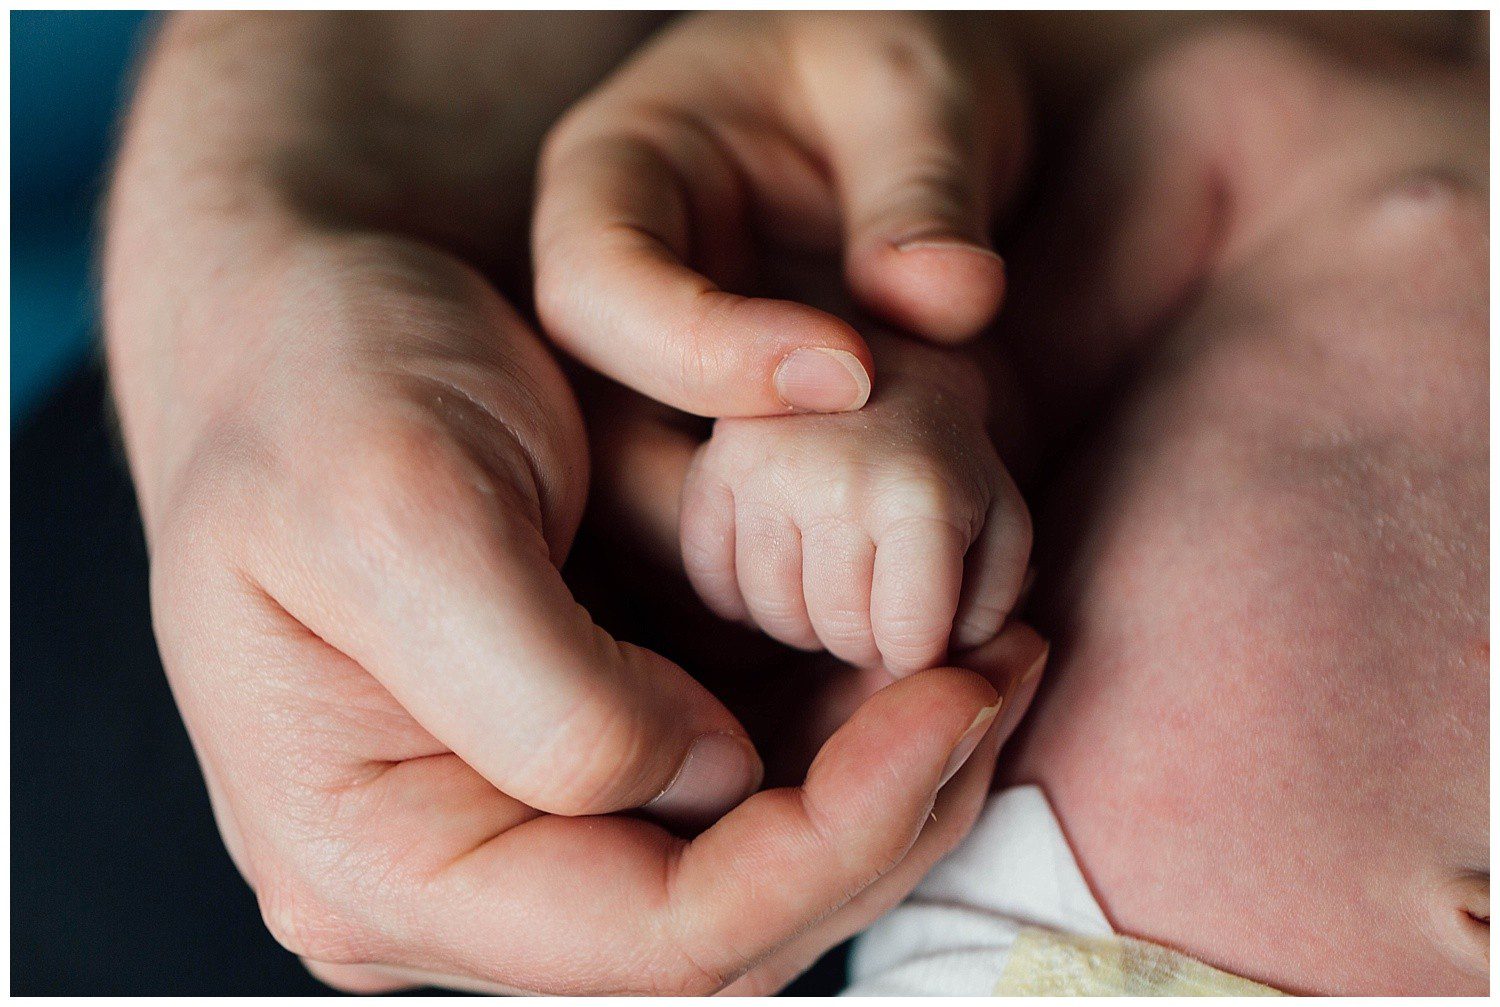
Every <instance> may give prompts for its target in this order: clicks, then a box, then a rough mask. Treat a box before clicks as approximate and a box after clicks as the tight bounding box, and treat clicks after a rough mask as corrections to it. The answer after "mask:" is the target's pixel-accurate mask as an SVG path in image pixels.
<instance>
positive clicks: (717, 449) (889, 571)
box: [681, 335, 1031, 675]
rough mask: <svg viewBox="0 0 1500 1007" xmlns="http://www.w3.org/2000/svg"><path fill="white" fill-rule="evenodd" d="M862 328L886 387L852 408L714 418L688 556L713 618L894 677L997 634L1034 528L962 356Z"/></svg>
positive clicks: (694, 477) (692, 500) (685, 545)
mask: <svg viewBox="0 0 1500 1007" xmlns="http://www.w3.org/2000/svg"><path fill="white" fill-rule="evenodd" d="M869 341H870V344H871V349H872V352H873V353H874V354H875V357H876V367H877V372H878V374H879V376H880V385H879V388H878V391H877V392H876V393H875V395H874V396H873V397H872V398H871V400H870V402H869V403H868V404H867V405H866V406H865V407H864V408H863V409H862V410H860V411H858V412H854V413H842V414H837V415H829V416H778V417H763V418H753V419H721V420H719V421H717V422H716V423H715V424H714V428H713V435H712V436H711V437H710V438H709V440H708V441H707V443H705V444H704V445H703V446H702V447H701V448H700V449H699V450H698V452H697V454H696V456H695V458H694V460H693V463H692V466H691V468H690V469H689V472H688V475H687V478H686V481H685V484H684V487H683V491H682V518H681V535H682V543H681V546H682V557H683V563H684V566H685V568H686V570H687V574H688V577H689V579H690V580H691V581H692V583H693V585H694V587H695V588H696V589H697V591H698V593H699V595H700V596H701V598H702V599H703V600H704V601H705V602H706V603H707V604H708V605H709V607H710V608H712V609H713V610H714V611H715V612H716V613H717V614H719V615H720V616H723V617H724V618H727V619H731V620H735V621H742V622H748V623H751V624H753V625H755V626H757V627H759V628H760V629H761V630H763V631H764V632H766V633H767V634H769V635H770V636H772V637H774V638H775V639H777V640H780V641H781V642H783V643H786V644H788V645H790V646H793V647H797V648H800V649H807V650H814V649H823V650H827V651H828V652H829V653H831V654H833V655H834V656H836V657H838V658H840V659H842V660H844V661H847V662H849V663H851V664H855V665H859V666H861V667H872V666H877V665H879V666H883V667H885V668H886V669H887V670H889V671H890V672H892V673H893V674H897V675H901V674H905V673H909V672H913V671H918V670H921V669H923V668H928V667H932V666H933V665H934V664H937V663H938V662H940V661H941V660H942V659H943V657H944V656H945V655H946V654H947V653H948V651H949V649H950V647H951V648H953V649H955V650H965V649H969V648H972V647H975V646H978V645H979V644H982V643H984V642H985V641H987V640H989V639H991V638H992V637H993V636H994V635H995V634H996V633H997V632H998V631H999V629H1000V627H1001V625H1002V623H1003V622H1004V621H1005V618H1006V616H1007V615H1009V613H1010V611H1011V609H1012V608H1013V607H1014V605H1015V601H1016V597H1017V595H1018V594H1019V593H1020V590H1021V585H1022V581H1023V578H1024V576H1025V572H1026V563H1027V558H1028V556H1029V554H1030V550H1031V523H1030V518H1029V516H1028V514H1027V512H1026V508H1025V505H1024V503H1023V502H1022V500H1021V496H1020V494H1019V493H1018V492H1017V490H1016V487H1015V484H1014V483H1012V482H1011V479H1010V477H1009V475H1008V474H1007V473H1006V471H1005V469H1004V467H1003V466H1002V465H1001V463H1000V459H999V457H998V456H997V455H996V453H995V449H994V447H993V446H992V445H991V443H990V439H989V435H988V433H987V431H986V422H985V421H986V407H985V401H986V397H987V396H986V389H985V387H984V384H983V382H982V381H981V380H980V377H979V374H978V372H977V371H976V370H975V369H974V368H973V366H972V365H971V364H970V363H969V362H968V361H967V360H966V359H963V358H961V357H958V356H956V355H954V354H952V353H947V352H944V351H941V350H936V349H933V348H930V347H926V346H922V345H919V344H917V343H915V342H914V341H911V340H907V339H903V338H900V337H896V336H880V335H875V336H872V337H871V338H870V340H869Z"/></svg>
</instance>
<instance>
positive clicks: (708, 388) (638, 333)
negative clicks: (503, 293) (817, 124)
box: [533, 115, 874, 416]
mask: <svg viewBox="0 0 1500 1007" xmlns="http://www.w3.org/2000/svg"><path fill="white" fill-rule="evenodd" d="M706 143H707V141H705V140H704V139H703V137H702V136H701V134H700V133H699V132H698V131H696V130H693V129H691V128H689V127H687V126H684V125H680V124H669V125H668V126H665V127H660V128H658V129H656V131H655V132H654V133H652V134H651V135H650V137H649V138H648V137H647V136H646V135H645V134H643V133H642V132H641V131H640V130H631V129H628V128H622V127H621V126H620V125H619V124H618V123H615V122H612V121H605V118H604V117H603V116H600V115H579V116H576V117H574V118H573V119H572V120H570V121H569V123H568V124H566V125H565V126H564V127H562V128H560V130H559V132H558V133H557V134H556V135H555V137H554V139H553V140H552V141H551V142H550V143H549V145H548V148H547V150H546V152H545V153H544V157H543V160H542V168H541V177H540V181H539V193H538V199H537V208H536V215H535V221H534V226H533V260H534V266H535V271H536V292H537V312H538V315H539V317H540V318H541V321H542V324H543V327H544V328H545V329H546V331H547V334H548V335H549V336H550V337H551V338H552V339H553V340H555V341H556V342H557V343H559V344H560V345H561V346H563V347H564V348H565V349H566V350H568V352H570V353H571V354H573V355H574V356H575V357H577V358H578V359H579V360H581V361H583V362H584V363H586V364H588V365H589V366H590V367H592V368H594V369H595V370H598V371H600V372H602V373H604V374H607V375H609V376H610V377H612V378H614V379H615V380H617V381H620V382H621V383H623V384H625V385H628V386H629V387H631V388H634V389H635V390H637V391H639V392H641V393H643V394H645V395H649V396H650V397H652V398H654V399H656V400H658V401H660V402H664V403H666V404H668V405H671V406H675V407H677V408H679V409H683V410H686V411H688V412H691V413H697V414H699V415H703V416H764V415H776V414H779V413H788V412H843V411H847V410H851V409H858V408H860V407H861V406H863V405H864V403H865V400H866V399H868V398H869V395H870V387H871V384H870V382H871V375H872V374H873V372H874V369H873V364H872V361H871V358H870V352H869V349H868V348H867V347H866V346H865V343H864V340H863V339H862V338H860V336H859V335H858V333H856V332H855V331H854V329H853V328H852V327H850V326H849V325H848V324H847V323H845V322H843V321H840V320H839V319H837V318H835V317H834V316H832V315H830V314H827V313H825V312H822V311H818V310H816V309H814V308H811V307H808V306H806V305H802V304H797V303H794V302H791V301H779V300H771V299H765V298H747V297H742V296H739V295H736V294H732V293H729V292H727V291H724V290H721V289H719V287H717V286H716V285H715V284H714V282H713V281H712V280H710V279H709V278H708V277H707V276H705V275H703V273H702V272H700V271H699V270H698V268H695V267H696V266H697V265H698V264H697V263H695V262H693V261H692V259H693V253H694V251H695V248H696V247H698V246H701V245H702V244H703V239H702V238H701V237H700V236H701V235H702V234H704V233H705V232H708V233H717V232H721V231H730V232H735V231H737V230H739V229H742V228H743V226H744V225H743V221H742V217H743V214H742V212H741V211H738V210H735V209H732V208H729V206H730V204H732V203H733V202H734V199H735V195H734V189H733V187H732V186H729V185H726V184H717V183H715V182H714V181H713V180H714V179H717V178H722V176H723V175H724V174H725V172H726V171H728V172H732V171H733V169H732V168H729V167H727V166H726V159H725V158H724V157H723V156H722V155H720V154H719V153H717V152H716V151H714V150H712V149H705V144H706ZM695 197H696V198H695ZM741 198H742V197H741Z"/></svg>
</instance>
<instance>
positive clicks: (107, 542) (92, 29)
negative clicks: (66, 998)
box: [10, 11, 329, 995]
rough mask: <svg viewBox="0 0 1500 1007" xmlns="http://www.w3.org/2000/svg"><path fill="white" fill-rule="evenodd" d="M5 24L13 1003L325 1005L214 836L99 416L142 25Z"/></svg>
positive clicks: (27, 15)
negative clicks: (249, 998) (121, 118)
mask: <svg viewBox="0 0 1500 1007" xmlns="http://www.w3.org/2000/svg"><path fill="white" fill-rule="evenodd" d="M10 19H11V20H10V28H11V36H10V38H11V52H10V55H11V332H10V336H11V505H12V506H11V563H12V566H11V933H10V937H11V943H10V949H11V977H10V978H11V992H12V993H14V994H21V995H24V994H124V993H137V994H195V993H196V994H213V993H220V994H223V993H263V994H272V993H327V992H329V991H328V990H327V989H326V988H325V987H323V986H322V985H321V984H319V983H317V982H315V981H314V980H313V979H312V977H311V976H309V975H308V974H307V973H306V972H305V971H303V969H302V967H301V966H300V965H299V964H298V962H297V960H296V959H295V958H293V957H292V956H291V955H289V954H287V953H286V952H285V951H283V950H281V948H280V947H278V946H277V945H276V943H275V942H274V941H273V940H272V939H271V937H270V936H269V934H267V933H266V931H265V928H264V927H263V926H262V925H261V923H260V918H259V917H260V914H259V912H258V910H257V908H256V905H255V899H254V898H253V896H252V895H251V894H250V891H249V889H248V888H246V887H245V884H244V882H242V881H241V880H240V878H239V876H238V875H237V874H236V873H235V870H234V868H233V866H232V865H231V864H230V862H229V858H228V857H227V855H226V854H225V853H224V851H223V847H222V845H221V844H220V842H219V839H218V836H217V833H216V830H215V828H214V824H213V817H212V814H211V813H210V811H209V806H208V799H207V797H206V795H205V794H204V792H203V782H202V778H201V776H200V775H199V773H198V767H197V764H196V762H195V761H194V758H193V752H192V746H191V745H190V744H189V743H188V739H187V735H186V732H184V730H183V728H182V722H181V720H180V719H179V718H178V716H177V711H176V709H175V708H174V707H173V705H172V697H171V693H170V692H169V691H168V689H167V683H166V679H165V677H164V676H163V674H162V670H161V664H160V662H159V660H158V659H157V654H156V646H155V644H154V642H153V640H152V636H151V619H150V612H149V608H148V605H147V598H146V583H147V570H146V551H145V544H144V542H143V541H142V537H141V531H140V522H139V520H138V518H137V516H136V510H135V500H134V497H133V496H132V494H131V489H130V482H129V479H128V478H127V475H126V472H125V466H124V463H123V461H122V460H121V458H120V455H119V453H118V451H117V449H116V447H115V441H114V437H113V435H112V432H111V428H110V425H109V421H108V419H107V416H108V413H107V410H106V408H105V404H104V380H103V376H102V372H101V371H100V368H99V362H98V354H97V350H96V347H97V343H98V339H97V336H98V314H97V310H96V305H95V298H94V296H93V295H94V290H93V286H94V285H93V281H92V276H93V272H92V261H93V255H94V223H95V217H96V214H97V206H98V201H99V197H100V195H101V193H102V190H103V184H104V177H105V171H106V165H107V162H108V158H109V151H110V146H111V142H112V137H113V131H114V123H115V120H116V117H117V114H118V110H119V107H120V104H121V102H122V100H123V99H124V97H125V93H126V90H127V87H128V80H129V71H130V67H131V63H132V60H133V57H134V54H135V52H136V51H137V49H138V47H139V46H140V44H141V43H142V41H143V40H144V38H145V36H146V33H147V32H149V30H150V19H149V17H148V16H147V15H146V14H144V13H140V12H116V11H109V12H101V11H93V12H49V11H33V12H14V13H12V14H11V15H10Z"/></svg>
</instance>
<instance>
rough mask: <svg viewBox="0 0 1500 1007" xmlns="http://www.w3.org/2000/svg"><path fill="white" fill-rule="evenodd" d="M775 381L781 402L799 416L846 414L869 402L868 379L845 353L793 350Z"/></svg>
mask: <svg viewBox="0 0 1500 1007" xmlns="http://www.w3.org/2000/svg"><path fill="white" fill-rule="evenodd" d="M774 381H775V384H776V394H777V395H779V396H781V401H783V402H785V403H786V404H787V405H788V406H789V407H791V408H792V409H795V410H797V411H798V412H807V413H843V412H849V411H850V410H853V409H858V408H860V407H861V406H863V405H864V404H865V402H866V401H867V400H868V399H869V398H870V375H869V374H868V373H867V372H866V371H865V367H864V364H861V363H860V362H859V358H858V357H856V356H855V355H854V354H852V353H847V352H845V351H844V350H830V349H826V348H824V347H808V348H806V349H801V350H794V351H792V352H791V353H789V354H787V356H786V359H784V360H782V362H781V365H780V366H779V367H777V368H776V377H775V379H774Z"/></svg>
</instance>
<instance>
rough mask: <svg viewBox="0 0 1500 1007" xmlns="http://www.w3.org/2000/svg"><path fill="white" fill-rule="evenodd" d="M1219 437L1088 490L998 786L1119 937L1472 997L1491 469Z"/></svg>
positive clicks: (1155, 446)
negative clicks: (1055, 848) (1025, 807)
mask: <svg viewBox="0 0 1500 1007" xmlns="http://www.w3.org/2000/svg"><path fill="white" fill-rule="evenodd" d="M1481 380H1482V379H1481ZM1231 422H1233V421H1231ZM1225 434H1226V431H1225V430H1224V429H1222V428H1217V429H1216V428H1214V426H1213V425H1211V424H1208V425H1204V426H1202V427H1198V428H1196V430H1195V432H1194V433H1191V434H1185V435H1183V436H1181V437H1177V438H1173V437H1158V438H1155V439H1154V440H1153V441H1151V446H1142V445H1145V444H1146V443H1147V440H1146V439H1138V440H1135V441H1134V444H1135V445H1136V448H1135V449H1134V450H1133V451H1131V450H1125V449H1123V448H1121V447H1120V445H1119V444H1116V446H1115V453H1114V454H1113V455H1112V456H1111V457H1116V458H1124V457H1125V456H1129V460H1128V461H1120V462H1119V463H1118V465H1117V466H1116V467H1114V468H1113V469H1110V470H1105V471H1106V474H1105V475H1104V476H1103V477H1102V478H1100V477H1099V472H1100V470H1099V469H1098V468H1095V469H1094V472H1093V476H1092V478H1093V479H1094V480H1097V481H1096V482H1095V489H1094V495H1095V497H1096V498H1097V499H1099V500H1101V501H1107V503H1108V506H1107V507H1103V506H1102V507H1100V508H1098V511H1099V513H1098V514H1096V515H1094V516H1092V517H1090V518H1089V519H1088V520H1087V521H1084V522H1079V524H1080V525H1084V524H1086V525H1087V527H1088V529H1089V530H1088V532H1087V534H1084V535H1080V536H1079V537H1078V538H1077V540H1076V541H1075V542H1073V543H1072V545H1071V546H1069V550H1070V553H1071V558H1070V559H1069V561H1068V562H1067V563H1066V564H1065V565H1064V568H1065V569H1067V570H1068V571H1070V573H1069V575H1067V576H1065V577H1062V578H1058V579H1054V580H1053V581H1052V583H1051V584H1050V585H1048V584H1043V585H1039V591H1041V592H1042V595H1041V597H1040V598H1039V601H1040V603H1041V608H1042V609H1043V611H1044V612H1046V611H1050V612H1053V613H1066V616H1065V617H1062V616H1059V617H1058V618H1057V619H1055V620H1053V622H1052V626H1051V628H1052V630H1053V632H1054V640H1055V643H1054V647H1053V656H1052V660H1051V664H1050V667H1049V671H1048V676H1047V685H1046V691H1045V692H1044V693H1043V695H1041V696H1040V697H1039V698H1038V700H1037V702H1036V704H1035V705H1034V706H1033V707H1032V711H1031V714H1030V715H1029V717H1028V721H1029V723H1028V725H1027V726H1026V727H1025V728H1024V729H1023V730H1024V733H1023V734H1022V735H1021V736H1020V737H1018V738H1017V739H1016V741H1015V742H1014V743H1013V746H1012V749H1011V750H1010V755H1009V756H1008V757H1007V758H1006V759H1005V762H1004V765H1005V768H1004V769H1003V770H1002V771H1003V772H1004V773H1005V774H1006V775H1007V782H1036V783H1039V784H1041V785H1042V786H1043V788H1044V789H1045V791H1046V792H1047V794H1048V796H1049V798H1050V799H1051V802H1052V804H1053V807H1054V808H1055V810H1056V812H1057V814H1058V817H1059V818H1060V820H1061V822H1062V825H1063V828H1064V830H1065V832H1066V833H1067V836H1068V839H1069V841H1070V843H1071V845H1072V847H1073V850H1074V852H1075V854H1076V855H1077V858H1078V861H1079V863H1080V865H1081V867H1082V869H1083V871H1084V873H1085V875H1086V876H1087V878H1088V880H1089V882H1090V884H1091V886H1092V887H1093V889H1094V891H1095V892H1096V894H1097V896H1098V897H1099V899H1100V901H1101V903H1102V905H1103V907H1104V909H1105V911H1106V913H1107V914H1108V916H1109V917H1110V919H1111V921H1112V922H1113V923H1114V925H1115V928H1116V929H1117V930H1118V931H1119V932H1121V933H1125V934H1130V935H1133V936H1137V937H1141V938H1145V939H1148V940H1151V941H1155V942H1158V943H1161V944H1165V945H1168V946H1171V947H1174V948H1177V949H1179V950H1181V951H1183V952H1185V953H1187V954H1189V955H1191V956H1193V957H1195V958H1198V959H1200V960H1202V961H1204V962H1207V963H1208V964H1211V965H1214V966H1217V967H1219V968H1221V969H1224V970H1227V971H1230V972H1233V973H1236V974H1238V975H1242V976H1245V977H1247V978H1252V979H1255V980H1258V981H1260V982H1264V983H1267V984H1269V985H1271V986H1274V987H1277V988H1279V989H1283V990H1285V991H1288V992H1308V993H1328V994H1352V993H1387V994H1391V993H1427V994H1459V993H1470V994H1477V993H1483V992H1485V991H1486V989H1487V982H1488V978H1487V977H1488V939H1489V924H1488V919H1489V873H1488V872H1489V860H1488V857H1489V854H1488V847H1489V840H1488V817H1489V816H1488V791H1489V780H1488V727H1489V724H1488V698H1489V697H1488V646H1487V643H1486V642H1485V641H1486V635H1487V620H1486V615H1485V612H1486V599H1487V590H1486V585H1485V575H1486V573H1487V566H1486V563H1485V560H1484V549H1485V546H1486V543H1487V539H1488V534H1487V527H1486V525H1485V523H1484V517H1483V503H1484V500H1485V485H1484V475H1483V468H1482V466H1479V465H1470V464H1468V462H1465V463H1464V464H1461V465H1458V466H1454V465H1453V463H1452V462H1453V460H1452V459H1451V458H1446V459H1443V460H1442V461H1441V462H1438V463H1429V462H1428V461H1427V459H1428V458H1430V457H1431V454H1429V453H1424V452H1412V451H1408V450H1406V449H1397V448H1393V447H1391V446H1390V445H1385V446H1380V447H1376V446H1371V445H1368V444H1366V445H1364V446H1359V445H1355V446H1353V447H1346V448H1342V449H1339V451H1336V452H1333V453H1330V452H1329V451H1327V450H1323V449H1320V450H1319V451H1318V452H1317V453H1316V454H1308V453H1307V452H1305V451H1303V450H1301V449H1298V448H1295V447H1293V446H1291V445H1289V444H1282V443H1279V442H1278V441H1277V439H1276V438H1275V437H1271V438H1269V439H1267V438H1258V437H1257V438H1246V437H1241V436H1225ZM1252 442H1253V443H1257V444H1258V445H1259V447H1258V448H1257V449H1256V450H1250V451H1246V450H1241V449H1239V448H1236V447H1235V445H1236V444H1245V443H1252ZM1470 461H1472V459H1471V460H1470ZM1429 464H1441V465H1446V466H1447V467H1446V468H1445V469H1443V470H1441V474H1442V475H1443V478H1434V477H1435V476H1436V475H1438V474H1439V470H1436V469H1433V468H1429V467H1428V466H1429ZM1462 472H1473V473H1474V475H1473V478H1472V479H1467V478H1459V477H1457V474H1458V473H1462ZM1075 499H1076V498H1075Z"/></svg>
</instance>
